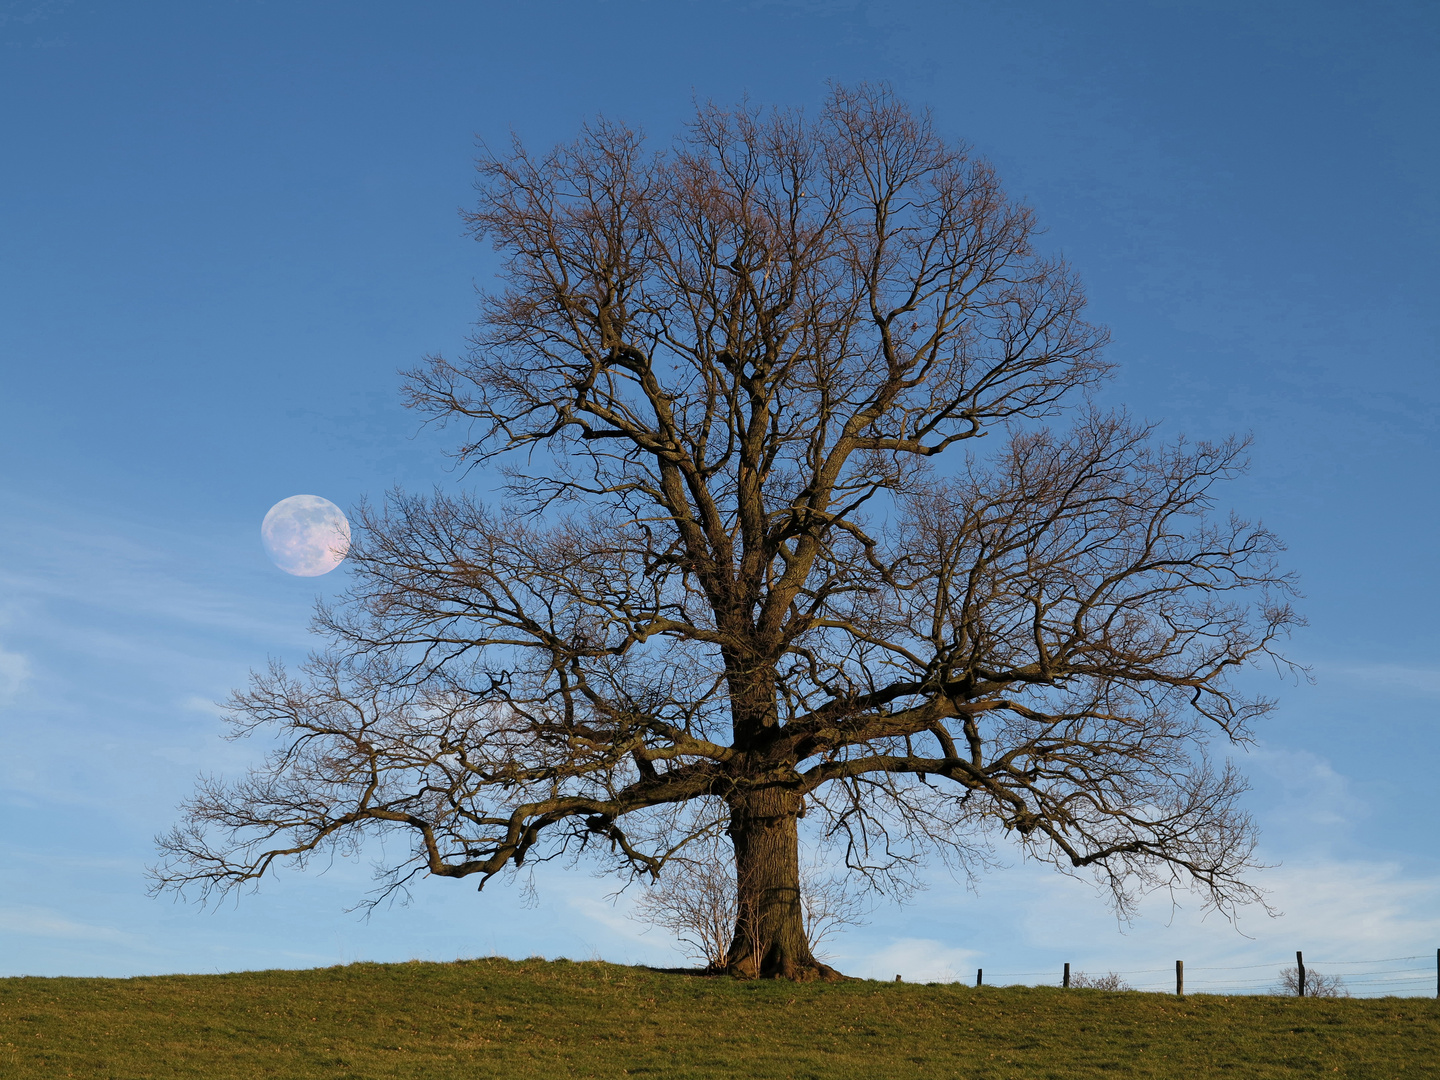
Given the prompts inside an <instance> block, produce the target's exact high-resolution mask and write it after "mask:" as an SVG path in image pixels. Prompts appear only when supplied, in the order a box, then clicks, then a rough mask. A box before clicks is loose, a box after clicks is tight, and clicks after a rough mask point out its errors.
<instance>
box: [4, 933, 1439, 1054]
mask: <svg viewBox="0 0 1440 1080" xmlns="http://www.w3.org/2000/svg"><path fill="white" fill-rule="evenodd" d="M1312 1075H1315V1076H1320V1075H1323V1076H1342V1077H1417V1078H1418V1077H1440V1002H1436V1001H1434V1000H1431V999H1418V998H1387V999H1382V1000H1372V1001H1359V1000H1355V1001H1344V1000H1341V1001H1333V1000H1295V999H1282V998H1263V997H1255V998H1239V997H1235V998H1226V997H1207V996H1195V997H1189V998H1184V999H1181V998H1175V997H1172V996H1166V995H1161V994H1139V993H1104V992H1101V991H1093V990H1057V989H1051V988H1045V987H1037V988H989V987H986V988H983V989H978V990H977V989H973V988H967V987H963V986H956V985H929V986H921V985H913V984H906V983H901V984H895V983H877V982H860V981H855V982H846V983H838V984H831V985H814V984H811V985H795V984H790V983H778V982H751V983H742V982H735V981H732V980H729V979H724V978H703V977H698V976H693V975H683V974H667V973H663V972H657V971H652V970H649V969H645V968H629V967H618V966H616V965H613V964H604V963H589V962H587V963H571V962H568V961H564V960H558V961H550V962H547V961H542V960H532V961H512V960H499V959H486V960H472V961H463V962H459V963H454V964H426V963H409V964H389V965H382V964H352V965H350V966H348V967H336V968H324V969H319V970H313V971H257V972H246V973H242V974H235V975H183V976H181V975H177V976H165V977H157V978H140V979H38V978H20V979H3V980H0V1076H3V1077H5V1078H7V1080H20V1078H29V1077H37V1078H38V1077H44V1078H46V1080H51V1078H55V1077H66V1076H76V1077H87V1078H110V1077H114V1078H123V1080H132V1078H136V1080H138V1078H142V1077H205V1078H206V1080H228V1078H232V1077H262V1076H265V1077H283V1078H287V1080H304V1078H309V1077H327V1078H328V1077H335V1078H345V1077H357V1078H358V1077H364V1078H367V1080H368V1078H371V1077H377V1078H378V1077H416V1078H419V1077H424V1078H427V1080H442V1078H450V1077H455V1078H461V1077H464V1078H466V1080H473V1078H477V1077H576V1076H579V1077H584V1076H599V1077H612V1076H613V1077H619V1076H657V1077H677V1078H683V1077H722V1076H723V1077H729V1076H735V1077H760V1078H769V1077H776V1078H781V1077H794V1078H802V1077H803V1078H811V1077H814V1078H817V1080H819V1078H824V1080H845V1078H851V1077H855V1078H860V1077H864V1078H867V1080H871V1078H885V1080H889V1078H903V1077H931V1078H933V1077H964V1078H967V1080H968V1078H972V1077H974V1078H984V1080H990V1078H994V1080H1002V1078H1003V1080H1030V1078H1040V1077H1046V1078H1049V1077H1054V1078H1057V1080H1061V1078H1063V1080H1073V1078H1077V1077H1099V1076H1107V1077H1117V1076H1124V1077H1166V1078H1170V1077H1174V1078H1176V1080H1179V1078H1182V1077H1183V1078H1186V1080H1200V1078H1205V1077H1213V1076H1226V1077H1291V1076H1312Z"/></svg>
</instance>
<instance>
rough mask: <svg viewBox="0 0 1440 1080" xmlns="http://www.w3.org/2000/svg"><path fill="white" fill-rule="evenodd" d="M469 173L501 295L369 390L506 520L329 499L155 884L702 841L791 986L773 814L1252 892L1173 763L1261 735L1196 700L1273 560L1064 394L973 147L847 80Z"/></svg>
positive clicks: (793, 865) (881, 862)
mask: <svg viewBox="0 0 1440 1080" xmlns="http://www.w3.org/2000/svg"><path fill="white" fill-rule="evenodd" d="M479 169H480V182H479V192H480V198H479V204H478V207H477V208H476V209H475V210H474V211H473V212H472V213H470V214H469V216H468V220H469V224H470V226H471V228H472V229H473V231H474V234H475V235H476V236H477V237H484V238H487V239H489V240H491V241H493V243H494V245H495V247H496V248H497V249H498V250H499V251H500V252H501V253H503V256H504V264H503V272H502V278H503V282H504V287H503V289H501V290H500V291H498V292H496V293H494V294H492V295H489V296H487V297H486V298H485V300H484V307H483V316H482V319H481V322H480V323H479V327H478V330H477V332H476V334H475V336H474V338H473V348H472V349H471V350H470V352H469V353H468V354H467V355H466V356H465V357H464V358H463V359H460V360H448V359H443V358H434V359H432V360H431V361H430V362H429V363H428V364H427V365H426V366H424V367H422V368H420V369H419V370H417V371H414V372H412V373H410V375H409V377H408V383H407V395H408V404H409V405H410V406H412V407H413V408H415V409H418V410H420V411H421V412H422V413H423V414H426V415H427V416H428V417H430V418H433V419H434V420H435V421H437V422H451V423H459V424H460V425H462V427H463V430H464V431H465V432H466V435H465V437H464V440H463V445H462V446H461V447H460V449H459V451H458V453H459V457H460V459H461V461H462V462H464V463H466V464H467V465H472V466H473V465H479V464H482V463H494V464H495V465H497V466H501V467H503V469H504V470H505V471H504V473H503V475H504V476H505V478H506V486H505V489H504V490H505V492H506V493H507V494H506V501H505V502H504V503H503V504H501V505H499V506H498V507H493V508H492V507H487V506H485V505H482V504H481V503H479V502H477V501H475V500H474V499H472V498H470V497H467V496H463V495H460V496H452V495H446V494H439V493H437V494H435V495H434V496H432V497H416V496H409V495H405V494H395V495H394V496H392V497H391V498H390V499H388V500H387V502H386V503H385V505H384V506H383V507H380V508H378V509H372V508H361V510H360V511H359V512H358V514H357V517H358V522H357V525H358V538H357V540H356V543H355V545H354V547H353V549H352V551H351V555H350V560H351V573H352V575H353V576H352V581H353V584H352V586H351V587H350V589H349V592H348V593H347V596H346V598H345V600H344V601H343V602H342V603H340V604H339V605H338V606H336V607H335V608H333V609H323V610H321V611H320V613H319V616H318V624H319V628H320V629H321V630H322V631H323V632H324V633H325V634H326V635H328V639H329V642H330V644H329V647H328V648H327V650H326V651H325V652H323V653H322V654H321V655H318V656H316V657H313V658H312V660H311V661H310V663H309V664H308V665H307V667H306V669H305V672H304V677H303V678H300V679H296V678H292V677H290V676H288V675H286V674H285V673H284V672H283V671H282V670H280V669H278V668H276V669H272V671H271V672H270V673H269V674H268V675H265V676H262V677H258V678H257V679H256V680H255V682H254V684H253V685H252V686H251V687H250V688H249V689H248V690H246V691H244V692H241V693H238V694H237V695H236V696H235V698H234V701H233V710H232V713H233V715H232V720H233V723H234V724H235V725H236V730H237V732H241V733H243V732H248V731H251V730H256V729H264V730H265V731H268V732H271V733H273V734H277V735H278V736H279V738H280V745H279V749H278V750H277V751H276V752H275V753H274V754H273V756H272V757H271V758H270V759H269V761H268V762H267V763H266V764H265V765H264V766H263V767H260V768H259V769H257V770H256V771H255V772H254V773H253V774H252V775H250V776H248V777H247V778H245V779H243V780H241V781H239V782H238V783H223V782H220V781H218V780H217V781H209V782H204V783H202V785H201V786H200V788H199V790H198V792H197V794H196V796H195V797H194V799H193V800H192V801H191V802H190V803H188V804H187V806H186V807H185V818H184V821H183V823H182V824H181V825H180V826H179V827H178V828H177V829H176V830H175V831H174V832H172V833H171V834H170V835H169V836H167V837H165V838H163V839H162V847H163V849H164V852H165V854H166V856H167V858H166V861H165V862H164V864H163V865H162V866H161V867H160V868H159V869H158V871H157V873H158V881H159V883H160V886H161V887H165V886H167V885H168V886H175V887H184V886H186V885H196V886H199V887H200V888H201V890H202V892H209V891H212V890H216V889H219V890H225V889H228V888H232V887H234V886H236V885H239V884H241V883H244V882H247V881H251V880H253V879H257V878H259V877H260V876H261V875H263V874H264V873H266V872H267V871H268V870H269V869H271V868H272V867H273V866H275V865H276V863H277V862H284V861H291V862H295V863H299V864H304V863H305V862H306V861H307V859H309V858H310V857H312V856H313V855H314V854H315V853H318V852H329V851H334V850H336V849H339V850H342V851H343V850H353V849H354V846H355V845H357V844H359V843H360V842H361V841H362V840H363V838H364V837H365V836H367V835H369V834H373V833H400V834H402V835H406V836H408V837H410V838H411V844H410V846H409V848H408V850H406V851H405V852H404V853H402V854H400V855H395V854H394V849H393V845H392V846H391V847H388V848H386V851H387V853H389V854H390V855H391V857H392V861H391V862H390V863H389V864H388V865H387V866H386V867H385V868H384V877H383V884H382V890H381V892H382V894H383V892H384V891H385V890H393V889H403V888H404V887H405V885H406V883H407V882H409V881H410V880H411V879H412V878H413V877H415V876H416V875H423V874H432V875H437V876H440V877H452V878H462V877H468V876H470V875H476V876H477V877H478V879H479V880H480V881H481V882H482V884H483V882H485V881H488V880H489V879H490V878H492V877H493V876H494V875H496V874H500V873H502V872H505V871H513V869H514V868H515V867H518V866H519V865H521V864H522V863H524V862H532V861H535V860H540V859H546V858H554V857H556V856H558V855H561V854H564V853H566V852H569V853H572V854H578V853H581V852H588V853H592V854H597V855H599V856H600V857H602V858H608V859H613V860H615V865H616V867H617V868H618V869H621V870H629V871H631V872H639V873H648V874H652V875H656V874H663V873H664V871H665V867H666V864H667V861H668V860H670V859H672V858H675V857H676V856H677V854H679V853H682V852H683V851H684V850H685V848H686V845H687V843H689V842H691V841H693V840H695V839H697V838H701V837H704V836H707V835H710V833H711V831H712V830H713V826H714V823H715V821H716V819H717V815H718V818H719V819H720V820H721V821H722V822H723V828H724V830H725V832H726V833H727V834H728V837H729V840H730V842H731V843H732V844H733V850H734V861H735V867H736V875H737V886H738V890H739V893H738V895H739V903H740V904H741V906H742V907H744V908H746V909H747V910H752V909H753V910H754V911H756V912H757V913H758V914H757V916H756V917H755V918H753V919H744V920H739V922H738V924H737V927H736V931H735V938H734V941H733V942H732V943H731V945H730V949H729V953H728V968H729V970H730V971H731V972H732V973H734V974H736V975H739V976H746V977H753V976H757V975H773V976H783V977H787V978H798V979H804V978H813V977H817V976H819V977H833V976H834V974H835V973H834V972H833V971H831V969H830V968H828V967H827V966H825V965H824V964H822V963H820V962H818V961H817V960H816V959H815V957H814V956H813V955H812V952H811V948H810V944H809V943H808V942H807V940H806V935H805V928H804V924H803V917H802V911H801V896H800V887H799V874H800V860H799V838H800V831H801V828H802V826H801V825H800V820H801V818H802V817H806V816H807V815H809V816H808V819H807V821H806V822H805V825H804V828H805V829H806V830H807V835H809V831H810V830H813V835H814V836H815V837H816V838H817V839H818V840H821V841H824V842H829V843H832V844H835V845H838V849H832V850H838V852H840V853H843V856H844V859H845V861H846V862H847V864H848V866H849V867H850V868H851V869H852V870H853V872H855V873H856V874H859V875H863V876H864V879H865V880H868V881H870V882H872V883H875V884H876V885H878V886H879V887H881V888H888V887H889V886H890V885H892V884H895V883H903V882H904V881H905V880H906V874H907V872H908V871H909V870H910V869H911V868H913V866H914V865H915V863H916V860H918V859H921V858H924V857H926V855H927V852H928V853H932V854H933V853H935V852H939V853H940V854H941V855H944V856H953V857H954V858H955V859H956V860H958V861H959V863H961V864H968V863H969V862H970V861H971V860H973V859H975V858H977V857H979V858H982V859H983V858H984V857H985V855H986V852H987V851H989V850H990V848H989V846H988V845H990V844H991V842H992V840H993V839H994V838H995V837H997V836H999V835H1001V834H1005V835H1009V836H1010V837H1013V838H1014V839H1015V840H1016V841H1018V843H1019V845H1020V846H1021V847H1022V849H1023V850H1024V851H1025V852H1027V853H1028V854H1029V855H1031V856H1033V857H1036V858H1040V859H1044V860H1049V861H1051V862H1053V863H1054V864H1056V865H1057V866H1059V867H1061V868H1062V869H1066V870H1069V871H1071V872H1073V871H1074V870H1075V869H1076V868H1091V869H1093V870H1094V871H1095V872H1096V873H1097V874H1098V875H1099V878H1100V879H1101V881H1102V882H1103V883H1104V884H1105V885H1107V886H1108V888H1109V889H1110V890H1111V891H1112V893H1113V896H1114V898H1115V901H1116V903H1117V904H1118V905H1119V906H1120V907H1121V908H1122V909H1125V908H1126V907H1128V905H1129V904H1130V903H1131V902H1132V901H1133V899H1134V897H1135V896H1136V895H1137V893H1138V892H1139V891H1143V890H1145V889H1147V888H1152V887H1159V886H1173V885H1176V884H1179V885H1188V886H1193V887H1197V888H1198V889H1199V890H1201V891H1202V893H1203V894H1204V895H1205V896H1206V897H1207V898H1208V900H1209V901H1210V902H1212V903H1214V904H1216V905H1219V906H1221V907H1229V906H1230V905H1233V904H1234V903H1236V902H1239V901H1244V900H1247V899H1249V898H1251V897H1252V896H1253V892H1252V890H1251V889H1250V888H1249V886H1247V885H1246V883H1245V881H1244V874H1245V872H1246V870H1247V868H1249V867H1250V866H1251V865H1252V864H1251V853H1252V847H1253V836H1252V828H1251V824H1250V822H1249V821H1248V819H1247V818H1246V816H1245V815H1244V814H1243V812H1241V810H1240V809H1239V808H1238V807H1237V801H1236V799H1237V795H1238V793H1239V792H1240V791H1241V790H1242V788H1243V784H1242V781H1241V780H1240V778H1239V777H1238V776H1237V775H1236V773H1235V771H1234V770H1233V769H1232V768H1230V767H1229V766H1228V765H1224V766H1220V767H1218V768H1217V767H1212V765H1211V764H1210V759H1209V756H1208V754H1207V746H1208V745H1209V744H1210V743H1211V742H1212V741H1213V740H1214V739H1215V738H1216V737H1219V738H1220V739H1221V740H1222V742H1223V741H1224V740H1226V739H1228V740H1243V739H1245V738H1246V737H1247V732H1248V730H1249V725H1250V724H1251V722H1252V721H1253V720H1254V719H1255V718H1257V717H1258V716H1260V715H1262V714H1263V713H1264V712H1265V711H1266V710H1267V708H1268V707H1269V704H1268V703H1267V702H1266V701H1263V700H1256V699H1252V698H1247V697H1245V696H1244V695H1241V694H1239V693H1238V692H1236V691H1235V690H1234V688H1233V687H1232V685H1231V683H1230V681H1229V678H1228V676H1229V674H1230V673H1231V672H1232V670H1233V669H1234V668H1236V667H1237V666H1238V665H1243V664H1245V663H1247V662H1253V661H1257V660H1259V659H1262V658H1265V657H1273V656H1274V653H1273V647H1274V643H1275V640H1276V637H1277V635H1279V634H1281V633H1283V632H1284V631H1285V629H1286V628H1287V626H1288V625H1290V624H1291V623H1292V622H1293V621H1294V617H1293V615H1292V613H1291V611H1290V609H1289V607H1288V606H1287V603H1286V595H1287V592H1288V591H1289V581H1288V579H1287V578H1286V577H1285V576H1284V575H1282V574H1281V573H1280V572H1279V571H1277V569H1276V568H1275V563H1274V557H1275V554H1276V552H1277V550H1278V549H1279V545H1278V543H1277V542H1276V540H1275V539H1274V538H1273V537H1272V536H1271V534H1270V533H1268V532H1266V531H1265V530H1264V529H1263V528H1260V527H1258V526H1254V525H1251V524H1248V523H1246V522H1244V521H1240V520H1237V519H1234V518H1233V517H1232V518H1228V519H1226V518H1219V519H1216V518H1214V517H1213V516H1212V515H1211V513H1210V511H1211V510H1212V488H1213V486H1214V484H1215V483H1216V482H1218V481H1221V480H1223V479H1224V478H1226V477H1229V476H1232V475H1233V474H1235V473H1236V471H1237V470H1238V469H1240V468H1241V467H1242V466H1243V461H1242V457H1243V450H1244V448H1243V445H1241V444H1239V443H1236V442H1227V443H1223V444H1219V445H1211V444H1204V443H1202V444H1198V445H1193V446H1191V445H1187V444H1185V443H1183V442H1182V443H1175V444H1172V445H1157V443H1156V442H1155V441H1154V440H1153V439H1152V437H1151V432H1150V431H1149V430H1148V429H1146V428H1145V427H1143V426H1138V425H1136V424H1134V423H1132V422H1130V421H1129V420H1127V419H1126V418H1125V417H1124V416H1115V415H1102V414H1100V413H1097V412H1095V411H1093V410H1091V409H1090V408H1089V407H1088V406H1086V404H1085V400H1086V399H1085V393H1086V390H1087V388H1089V387H1090V386H1092V385H1093V384H1095V383H1096V381H1097V380H1099V379H1100V378H1101V377H1102V376H1103V375H1104V373H1105V366H1104V364H1103V363H1102V361H1101V359H1100V356H1099V352H1100V349H1101V347H1102V345H1103V344H1104V340H1105V335H1104V332H1103V331H1101V330H1099V329H1097V328H1096V327H1094V326H1092V325H1089V324H1088V323H1086V322H1085V321H1084V319H1083V318H1082V314H1083V308H1084V297H1083V294H1082V291H1081V288H1080V285H1079V283H1078V282H1077V280H1076V278H1075V277H1074V275H1073V274H1072V272H1071V271H1070V270H1069V269H1068V268H1067V266H1066V265H1065V264H1064V263H1062V262H1060V261H1057V260H1055V259H1051V258H1046V257H1044V256H1042V255H1040V254H1038V253H1037V252H1036V250H1035V249H1034V247H1033V245H1032V236H1033V233H1034V231H1035V226H1034V221H1033V218H1032V215H1031V212H1030V211H1029V210H1028V209H1027V208H1026V207H1025V206H1023V205H1020V204H1018V203H1016V202H1014V201H1012V200H1010V199H1008V198H1007V197H1006V196H1005V195H1004V193H1003V192H1002V191H1001V189H1000V186H999V184H998V182H997V180H996V177H995V174H994V173H993V171H992V170H991V168H990V167H989V166H988V165H987V164H986V163H985V162H983V161H981V160H979V159H977V158H975V157H973V156H971V155H970V154H969V152H968V151H967V149H966V148H965V147H963V146H957V145H954V144H949V143H947V142H945V141H944V140H942V139H941V138H940V137H938V136H937V135H936V134H935V132H934V131H933V129H932V126H931V122H930V120H929V118H928V116H925V115H916V114H914V113H912V112H911V111H910V110H908V109H907V108H906V107H905V106H904V105H903V103H901V102H899V101H897V100H896V99H895V98H894V97H893V95H892V94H891V93H890V92H889V91H887V90H885V89H883V88H878V89H877V88H873V87H861V88H858V89H843V88H842V89H835V90H834V91H833V92H832V94H831V96H830V98H829V99H828V102H827V103H826V105H825V107H824V108H823V109H822V110H821V111H819V113H818V114H817V115H815V116H814V117H813V118H809V117H806V116H804V115H802V114H799V113H793V112H774V113H766V112H762V111H760V110H757V109H751V108H749V107H744V108H740V109H736V110H724V109H720V108H717V107H713V106H706V107H702V108H700V109H699V110H698V111H697V115H696V117H695V119H694V122H693V124H691V125H690V127H689V128H688V130H687V131H686V133H685V134H684V135H683V136H682V137H681V138H680V139H679V140H678V141H677V142H676V143H675V144H674V145H673V146H671V147H670V148H668V149H666V150H664V151H662V152H658V153H651V152H649V151H647V150H646V149H645V146H644V145H643V140H642V138H641V137H640V135H639V134H638V133H636V132H635V131H633V130H631V129H629V128H626V127H624V126H621V125H618V124H615V123H611V122H608V121H602V122H597V123H595V124H593V125H591V126H589V127H587V128H585V129H584V130H583V131H582V134H581V135H580V137H579V138H578V140H577V141H576V142H574V143H573V144H571V145H567V146H561V147H558V148H556V149H554V150H552V151H550V152H549V153H547V154H543V155H537V154H533V153H532V152H530V151H529V150H527V149H526V148H524V147H523V146H522V145H520V144H519V143H516V145H515V146H514V147H513V148H512V149H511V151H510V152H509V153H507V154H504V155H492V156H487V157H485V158H484V159H483V160H482V161H481V162H480V166H479ZM1062 411H1069V412H1070V413H1071V414H1072V415H1073V416H1074V418H1075V420H1074V423H1073V425H1072V426H1070V427H1069V428H1068V429H1067V430H1061V431H1059V432H1056V431H1052V430H1050V429H1049V428H1047V427H1045V426H1043V425H1044V423H1045V422H1046V418H1047V417H1052V416H1057V415H1059V414H1060V413H1061V412H1062ZM987 433H994V434H996V435H997V436H998V438H996V439H989V440H984V441H983V442H982V441H977V442H971V441H970V440H976V439H977V437H979V436H982V435H986V434H987ZM967 446H968V447H972V448H981V447H983V448H988V449H989V453H986V454H981V453H979V452H978V449H972V450H970V451H969V452H968V453H967V450H966V447H967ZM942 459H944V460H943V461H942ZM942 465H943V466H944V467H943V468H942V467H941V466H942Z"/></svg>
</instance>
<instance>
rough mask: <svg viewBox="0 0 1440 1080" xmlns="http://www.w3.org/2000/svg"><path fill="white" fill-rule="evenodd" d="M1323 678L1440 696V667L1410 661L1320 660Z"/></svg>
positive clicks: (1389, 691) (1395, 691)
mask: <svg viewBox="0 0 1440 1080" xmlns="http://www.w3.org/2000/svg"><path fill="white" fill-rule="evenodd" d="M1317 673H1318V674H1319V675H1320V676H1321V677H1322V678H1333V679H1336V680H1343V681H1344V682H1346V683H1351V684H1362V685H1365V686H1369V687H1371V688H1372V689H1375V690H1379V691H1382V692H1384V693H1387V694H1398V695H1402V696H1405V697H1440V667H1428V666H1423V665H1407V664H1319V665H1317Z"/></svg>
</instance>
